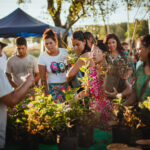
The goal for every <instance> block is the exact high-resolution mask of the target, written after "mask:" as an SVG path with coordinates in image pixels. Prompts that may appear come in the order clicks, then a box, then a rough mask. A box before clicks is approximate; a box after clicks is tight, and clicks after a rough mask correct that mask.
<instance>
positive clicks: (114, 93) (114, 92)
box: [105, 87, 118, 98]
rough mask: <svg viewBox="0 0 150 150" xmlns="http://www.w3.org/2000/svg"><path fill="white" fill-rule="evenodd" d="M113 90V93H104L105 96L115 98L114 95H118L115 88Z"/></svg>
mask: <svg viewBox="0 0 150 150" xmlns="http://www.w3.org/2000/svg"><path fill="white" fill-rule="evenodd" d="M113 90H114V91H113V92H108V91H105V94H106V95H107V96H109V97H112V98H115V97H116V95H117V94H118V91H117V90H116V88H115V87H113Z"/></svg>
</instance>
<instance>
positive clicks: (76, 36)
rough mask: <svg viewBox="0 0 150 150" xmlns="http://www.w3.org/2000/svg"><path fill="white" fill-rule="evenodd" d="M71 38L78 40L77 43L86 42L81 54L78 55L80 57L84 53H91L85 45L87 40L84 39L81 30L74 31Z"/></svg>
mask: <svg viewBox="0 0 150 150" xmlns="http://www.w3.org/2000/svg"><path fill="white" fill-rule="evenodd" d="M72 37H73V40H79V41H82V42H83V41H84V40H85V41H86V43H85V47H84V50H83V51H82V52H81V54H80V55H82V54H84V53H86V52H90V51H91V49H90V47H89V46H88V45H87V40H86V39H85V36H84V32H82V31H81V30H78V31H75V32H74V33H73V36H72Z"/></svg>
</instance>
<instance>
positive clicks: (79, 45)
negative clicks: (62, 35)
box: [67, 30, 91, 81]
mask: <svg viewBox="0 0 150 150" xmlns="http://www.w3.org/2000/svg"><path fill="white" fill-rule="evenodd" d="M72 44H73V48H74V51H75V53H76V54H77V55H78V56H79V58H78V60H77V61H76V63H75V64H74V65H73V66H72V67H71V68H70V70H69V71H68V73H67V80H68V81H71V80H72V79H73V78H74V77H75V75H76V74H77V73H78V72H79V70H80V67H82V66H83V65H84V64H85V62H84V61H83V60H81V59H80V58H89V57H90V51H91V48H90V47H89V46H88V44H87V40H86V39H85V35H84V32H82V31H81V30H79V31H75V32H74V33H73V36H72Z"/></svg>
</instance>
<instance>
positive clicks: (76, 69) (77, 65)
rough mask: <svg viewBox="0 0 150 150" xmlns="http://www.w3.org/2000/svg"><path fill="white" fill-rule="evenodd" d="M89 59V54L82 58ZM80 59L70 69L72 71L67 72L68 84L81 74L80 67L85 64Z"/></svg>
mask: <svg viewBox="0 0 150 150" xmlns="http://www.w3.org/2000/svg"><path fill="white" fill-rule="evenodd" d="M84 57H89V53H85V54H83V55H82V56H80V58H84ZM80 58H78V60H77V62H76V63H75V64H74V65H73V66H72V67H71V68H70V70H69V71H68V72H67V75H66V79H67V81H68V82H70V81H71V80H72V79H73V77H74V76H75V75H76V74H77V73H78V72H79V70H80V67H82V66H83V65H85V62H84V61H83V60H81V59H80Z"/></svg>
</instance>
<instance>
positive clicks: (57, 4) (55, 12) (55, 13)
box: [18, 0, 94, 44]
mask: <svg viewBox="0 0 150 150" xmlns="http://www.w3.org/2000/svg"><path fill="white" fill-rule="evenodd" d="M27 1H28V2H29V1H32V0H18V3H26V2H27ZM65 2H67V3H68V4H70V6H69V10H68V16H67V20H66V22H65V24H62V22H63V21H62V18H61V17H60V15H61V13H63V9H62V3H65ZM93 3H94V0H47V4H48V5H47V10H48V12H49V14H50V16H51V17H52V19H53V21H54V24H55V26H57V27H62V28H65V29H66V31H65V32H64V33H63V35H62V37H61V38H62V41H66V37H67V33H68V31H69V30H70V29H71V27H72V26H73V25H74V24H75V23H76V22H77V21H78V20H79V19H80V18H81V17H86V16H87V15H89V14H88V12H89V10H90V9H91V6H92V4H93ZM62 44H63V43H62Z"/></svg>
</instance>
